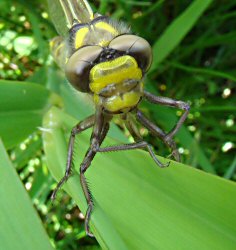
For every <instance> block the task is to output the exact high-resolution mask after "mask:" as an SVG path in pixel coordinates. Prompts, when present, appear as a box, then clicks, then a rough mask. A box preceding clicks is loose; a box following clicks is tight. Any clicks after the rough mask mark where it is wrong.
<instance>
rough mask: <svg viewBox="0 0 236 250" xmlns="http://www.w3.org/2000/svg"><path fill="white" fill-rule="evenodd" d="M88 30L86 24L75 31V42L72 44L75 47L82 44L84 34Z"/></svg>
mask: <svg viewBox="0 0 236 250" xmlns="http://www.w3.org/2000/svg"><path fill="white" fill-rule="evenodd" d="M88 32H89V28H88V27H87V26H86V27H83V28H80V29H79V30H77V31H76V34H75V44H74V46H75V49H78V48H80V47H82V46H83V45H84V39H85V37H86V35H87V34H88Z"/></svg>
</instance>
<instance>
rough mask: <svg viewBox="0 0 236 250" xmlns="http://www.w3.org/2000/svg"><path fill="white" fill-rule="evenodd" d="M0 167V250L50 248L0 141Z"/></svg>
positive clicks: (39, 249) (40, 249)
mask: <svg viewBox="0 0 236 250" xmlns="http://www.w3.org/2000/svg"><path fill="white" fill-rule="evenodd" d="M0 166H1V167H0V176H1V181H0V201H1V210H0V222H1V227H0V242H1V249H6V250H13V249H14V250H22V249H24V250H32V249H35V250H36V249H38V250H42V249H44V250H46V249H53V248H52V246H51V244H50V241H49V239H48V236H47V234H46V232H45V231H44V228H43V226H42V224H41V221H40V219H39V217H38V215H37V213H36V212H35V210H34V207H33V204H32V202H31V201H30V199H29V197H28V195H27V192H26V190H25V189H24V187H23V185H22V183H21V181H20V180H19V177H18V175H17V173H16V171H15V170H14V167H13V166H12V164H11V163H10V160H9V159H8V156H7V153H6V151H5V149H4V146H3V144H2V141H1V140H0Z"/></svg>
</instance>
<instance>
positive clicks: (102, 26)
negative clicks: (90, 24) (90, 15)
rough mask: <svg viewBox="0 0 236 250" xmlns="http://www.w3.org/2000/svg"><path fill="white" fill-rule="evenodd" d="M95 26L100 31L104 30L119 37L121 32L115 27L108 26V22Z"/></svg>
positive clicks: (98, 23)
mask: <svg viewBox="0 0 236 250" xmlns="http://www.w3.org/2000/svg"><path fill="white" fill-rule="evenodd" d="M94 26H95V27H96V28H98V29H103V30H106V31H108V32H110V33H111V34H112V35H113V36H118V35H119V32H118V31H117V30H116V29H115V28H114V27H112V26H111V25H110V24H108V23H106V22H102V21H101V22H97V23H95V25H94Z"/></svg>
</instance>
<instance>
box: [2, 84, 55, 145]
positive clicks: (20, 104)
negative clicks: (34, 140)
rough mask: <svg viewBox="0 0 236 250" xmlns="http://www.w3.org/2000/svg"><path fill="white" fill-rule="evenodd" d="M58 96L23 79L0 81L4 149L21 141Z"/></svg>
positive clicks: (35, 126) (33, 128)
mask: <svg viewBox="0 0 236 250" xmlns="http://www.w3.org/2000/svg"><path fill="white" fill-rule="evenodd" d="M59 102H60V100H59V97H57V96H56V95H55V94H52V93H51V92H50V91H49V90H47V89H46V88H44V87H42V86H40V85H38V84H34V83H26V82H18V81H6V80H0V137H1V138H2V140H3V142H4V145H5V146H6V148H11V147H13V146H14V145H16V144H18V143H20V142H22V141H23V140H24V139H25V138H26V137H27V136H28V135H29V134H31V133H32V132H33V131H34V130H35V129H36V128H37V126H40V125H41V122H42V117H43V115H44V113H45V112H46V111H47V109H48V108H49V106H50V105H51V104H52V103H59Z"/></svg>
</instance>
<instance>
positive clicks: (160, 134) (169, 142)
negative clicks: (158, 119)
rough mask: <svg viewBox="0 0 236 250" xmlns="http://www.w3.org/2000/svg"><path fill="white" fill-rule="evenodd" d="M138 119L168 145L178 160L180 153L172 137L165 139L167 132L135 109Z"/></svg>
mask: <svg viewBox="0 0 236 250" xmlns="http://www.w3.org/2000/svg"><path fill="white" fill-rule="evenodd" d="M136 116H137V119H138V121H139V122H140V123H141V124H142V125H143V126H144V127H146V128H147V129H148V130H149V131H150V132H151V133H152V134H153V135H154V136H157V137H158V138H159V139H161V140H162V141H163V142H164V143H165V144H166V145H167V146H168V147H170V149H171V155H173V157H174V158H175V160H176V161H180V155H179V152H178V150H177V147H176V144H175V142H174V140H173V139H172V138H169V139H168V140H166V137H167V134H166V133H165V132H164V131H163V130H162V129H160V128H159V127H158V126H157V125H156V124H154V123H153V122H151V121H150V120H149V119H148V118H147V117H146V116H145V115H144V114H143V113H142V112H141V111H140V110H137V113H136Z"/></svg>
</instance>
